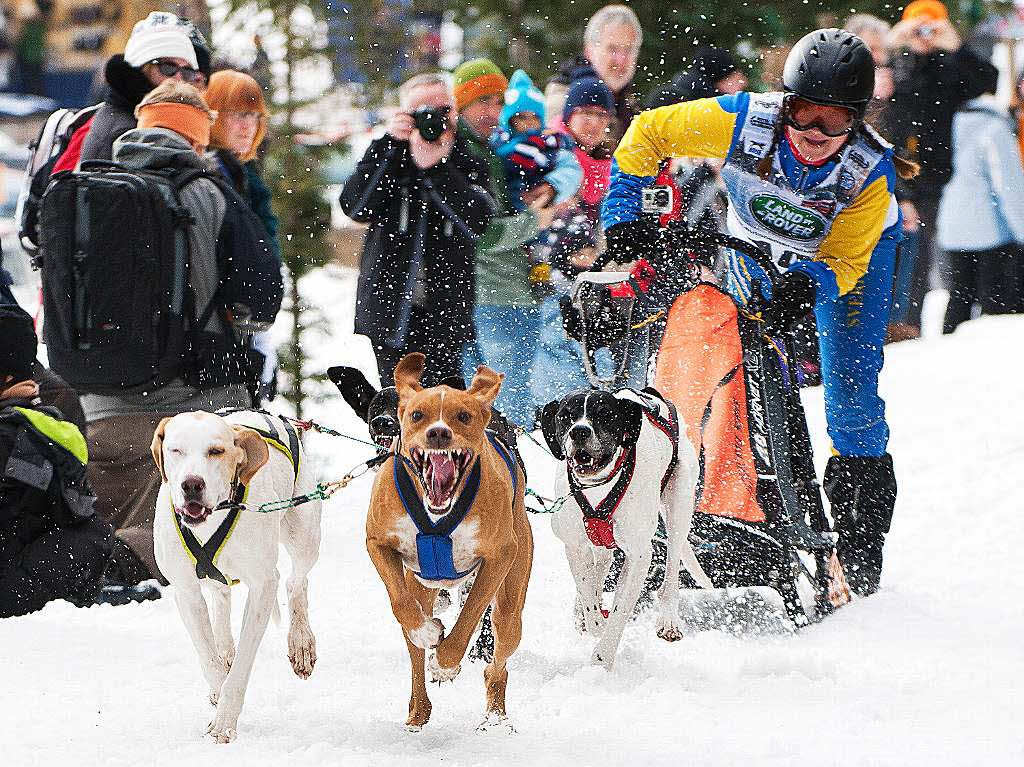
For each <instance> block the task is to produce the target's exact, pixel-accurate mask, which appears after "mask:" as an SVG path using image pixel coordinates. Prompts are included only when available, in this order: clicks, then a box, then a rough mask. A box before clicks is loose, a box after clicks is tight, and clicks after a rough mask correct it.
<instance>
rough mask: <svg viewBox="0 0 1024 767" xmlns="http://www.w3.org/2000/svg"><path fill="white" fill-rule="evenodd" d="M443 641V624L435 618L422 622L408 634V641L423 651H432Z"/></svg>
mask: <svg viewBox="0 0 1024 767" xmlns="http://www.w3.org/2000/svg"><path fill="white" fill-rule="evenodd" d="M442 639H444V624H443V623H441V621H439V620H438V619H437V618H431V619H429V620H425V621H423V623H422V624H420V626H419V628H415V629H413V630H412V631H410V632H409V641H410V642H412V643H413V644H414V645H416V646H417V647H419V648H421V649H423V650H433V649H434V648H435V647H437V646H438V645H439V644H441V640H442Z"/></svg>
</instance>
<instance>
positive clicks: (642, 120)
mask: <svg viewBox="0 0 1024 767" xmlns="http://www.w3.org/2000/svg"><path fill="white" fill-rule="evenodd" d="M782 96H783V94H781V93H768V94H750V93H746V92H741V93H737V94H732V95H726V96H719V97H717V98H710V99H698V100H696V101H690V102H685V103H681V104H673V105H671V106H666V107H661V108H658V109H652V110H650V111H647V112H643V113H642V114H640V115H638V116H637V117H636V118H634V120H633V122H632V124H631V125H630V127H629V129H628V130H627V131H626V134H625V135H624V136H623V138H622V141H621V142H620V143H619V146H618V149H617V150H616V152H615V156H614V160H613V162H612V170H611V185H610V188H609V192H608V196H607V198H606V199H605V203H604V206H603V209H602V220H603V223H604V226H605V227H606V228H607V227H610V226H612V225H614V224H617V223H622V222H625V221H631V220H635V219H637V218H639V217H640V216H641V215H642V190H643V188H644V187H645V186H649V185H650V184H652V183H653V182H654V179H655V177H656V176H657V174H658V172H659V168H660V167H661V165H662V163H663V162H664V161H665V160H667V159H669V158H674V157H704V158H719V159H724V160H725V165H724V167H723V170H722V177H723V180H724V181H725V185H726V189H727V192H728V195H729V203H730V211H729V222H728V223H729V229H730V231H731V232H732V233H733V234H734V235H736V236H739V237H742V238H743V239H747V240H750V241H754V242H758V243H759V244H762V245H764V246H767V247H768V249H770V250H771V251H772V254H773V257H774V261H775V264H776V266H777V268H778V269H779V270H780V271H786V270H800V271H803V272H805V273H807V274H808V276H809V277H811V279H812V280H813V281H814V283H815V286H816V289H817V300H818V302H822V301H826V300H834V299H836V298H837V297H839V296H843V295H846V294H847V293H848V292H849V291H850V290H852V289H853V287H854V285H856V284H857V282H858V280H860V279H861V277H863V276H864V274H865V272H866V271H867V269H868V263H869V262H870V260H871V254H872V252H873V251H874V250H875V248H876V247H877V246H878V245H879V242H881V241H885V242H886V244H887V245H889V246H891V247H895V245H896V244H897V243H898V242H899V240H900V238H901V234H900V229H901V227H900V225H899V209H898V206H897V205H896V202H895V198H894V196H893V188H894V185H895V177H896V173H895V168H894V166H893V162H892V147H891V146H890V145H889V144H887V143H886V142H885V141H884V140H883V139H881V138H880V137H879V136H878V135H877V134H875V133H874V132H873V131H872V130H871V129H870V128H862V129H860V130H859V131H858V132H857V133H855V134H854V135H853V137H852V138H851V139H850V141H848V142H847V144H846V145H845V146H844V147H843V149H842V150H840V152H839V153H838V154H837V155H836V156H835V157H834V158H832V159H830V160H829V161H828V162H826V163H825V164H823V165H821V166H810V165H806V164H804V163H802V162H800V161H799V160H798V159H797V158H796V156H795V154H794V152H793V150H792V148H791V147H790V145H789V142H788V140H786V138H785V136H784V133H783V131H782V130H781V128H780V124H779V121H780V115H781V105H782ZM769 156H770V159H771V171H770V173H768V174H767V175H766V176H765V177H764V178H761V176H760V175H759V174H758V173H756V172H755V166H756V165H757V164H758V163H759V162H760V161H761V160H763V159H764V158H766V157H769ZM744 262H745V259H736V258H735V257H734V263H733V264H732V266H733V268H732V269H731V270H730V272H731V273H730V283H731V284H730V286H729V287H730V292H732V293H733V294H734V296H735V297H737V298H738V299H740V300H741V301H745V299H746V298H748V297H749V291H750V278H751V277H752V276H756V275H752V274H751V273H750V272H751V271H753V269H752V265H751V264H750V263H744Z"/></svg>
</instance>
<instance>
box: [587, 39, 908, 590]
mask: <svg viewBox="0 0 1024 767" xmlns="http://www.w3.org/2000/svg"><path fill="white" fill-rule="evenodd" d="M874 71H875V69H874V62H873V60H872V58H871V52H870V51H869V49H868V47H867V46H866V45H865V44H864V42H863V41H862V40H861V39H860V38H858V37H856V36H855V35H853V34H851V33H849V32H846V31H844V30H840V29H821V30H818V31H815V32H812V33H810V34H808V35H806V36H805V37H803V38H802V39H801V40H800V41H799V42H798V43H797V44H796V46H795V47H794V48H793V50H792V51H791V52H790V54H789V56H788V58H787V59H786V65H785V69H784V73H783V86H784V88H785V92H782V93H763V94H755V93H747V92H740V93H736V94H733V95H726V96H719V97H717V98H710V99H700V100H697V101H691V102H686V103H682V104H674V105H671V106H665V107H661V108H659V109H653V110H650V111H648V112H644V113H642V114H640V115H639V116H637V117H636V118H634V120H633V122H632V125H631V126H630V128H629V130H628V131H627V132H626V134H625V136H624V137H623V139H622V141H621V143H620V144H619V147H618V149H617V150H616V152H615V157H614V161H613V164H612V173H611V186H610V189H609V193H608V197H607V199H606V201H605V204H604V208H603V212H602V218H603V220H604V225H605V231H606V236H607V242H608V249H609V250H610V251H611V256H612V257H613V258H614V260H616V261H617V262H619V263H626V262H629V261H633V260H634V259H636V258H640V257H642V256H649V255H650V253H652V252H654V248H655V244H654V243H655V236H656V230H655V225H654V223H653V222H652V221H650V220H649V219H648V217H645V216H644V215H643V213H642V190H643V188H644V187H645V186H648V185H650V184H651V183H652V182H653V180H654V178H655V177H656V176H657V174H658V169H659V167H660V165H661V163H662V162H663V161H664V160H666V159H668V158H672V157H717V158H723V159H724V160H725V166H724V168H723V170H722V178H723V180H724V182H725V185H726V189H727V192H728V197H729V213H728V227H729V231H730V233H731V234H733V235H735V236H737V237H740V238H743V239H745V240H748V241H750V242H755V243H757V244H759V245H761V246H762V247H763V248H765V249H766V250H770V251H771V254H772V256H773V261H774V263H775V265H776V267H777V268H778V270H779V272H780V273H781V277H780V279H779V281H778V286H777V288H776V290H775V295H774V296H772V295H771V292H772V290H771V286H770V283H769V281H768V280H767V279H764V277H765V275H764V273H763V272H762V271H761V270H760V269H759V268H758V267H757V265H756V264H754V263H753V262H752V261H751V260H750V259H747V258H746V257H744V256H742V255H740V254H737V253H735V252H734V253H732V254H731V256H730V271H729V274H728V278H727V285H726V286H725V287H726V289H727V290H728V291H729V293H730V294H731V295H732V296H733V298H734V299H735V300H736V301H737V302H738V303H740V304H747V303H748V302H750V301H751V300H753V299H756V298H759V296H757V295H756V294H755V291H761V292H763V293H764V294H765V297H766V298H770V300H769V301H768V303H767V304H766V306H765V308H764V310H763V311H762V313H761V317H762V320H763V321H764V323H765V325H766V329H767V330H768V331H769V332H774V333H776V334H777V333H779V332H781V331H785V330H787V329H789V327H790V326H791V325H792V324H793V323H795V322H796V321H797V320H798V319H800V318H801V317H803V316H804V315H805V314H807V313H808V312H809V311H811V310H812V309H813V311H814V313H815V317H816V319H817V324H818V332H819V336H820V338H819V344H820V351H821V366H822V377H823V381H824V386H825V414H826V420H827V422H828V433H829V436H830V437H831V440H832V445H833V452H834V454H833V456H832V457H831V458H830V459H829V462H828V467H827V468H826V470H825V480H824V486H825V491H826V493H827V495H828V497H829V500H830V501H831V503H832V512H833V516H834V517H835V519H836V526H837V530H838V531H839V536H840V540H839V555H840V559H841V560H842V561H843V563H844V569H845V570H846V574H847V578H848V580H849V582H850V586H851V588H853V590H854V591H855V592H857V593H859V594H861V595H867V594H871V593H873V592H874V591H876V590H877V589H878V583H879V579H880V576H881V569H882V546H883V544H884V540H885V534H886V533H887V532H888V531H889V525H890V522H891V520H892V512H893V505H894V504H895V501H896V478H895V476H894V474H893V465H892V457H891V456H890V455H889V454H888V453H887V451H886V449H887V443H888V439H889V427H888V425H887V424H886V421H885V403H884V402H883V401H882V399H881V398H880V397H879V396H878V373H879V371H880V370H881V368H882V343H883V341H884V339H885V331H886V325H887V322H888V316H889V298H890V294H891V291H892V280H893V269H894V265H895V261H896V256H897V253H898V250H899V242H900V239H901V234H900V230H901V227H900V214H899V207H898V206H897V204H896V200H895V197H894V196H893V187H894V184H895V181H896V176H897V175H899V176H901V177H904V178H907V177H910V176H912V175H914V174H915V173H916V171H917V168H916V166H915V165H914V164H913V163H910V162H908V161H906V160H904V159H902V158H899V157H896V156H894V154H893V147H892V146H891V145H890V144H889V143H887V142H886V141H885V140H884V139H882V138H881V137H880V136H879V135H878V134H877V133H876V132H875V131H874V130H873V129H872V128H871V126H869V125H868V124H867V123H865V121H864V115H865V111H866V109H867V106H868V104H869V102H870V100H871V95H872V91H873V89H874Z"/></svg>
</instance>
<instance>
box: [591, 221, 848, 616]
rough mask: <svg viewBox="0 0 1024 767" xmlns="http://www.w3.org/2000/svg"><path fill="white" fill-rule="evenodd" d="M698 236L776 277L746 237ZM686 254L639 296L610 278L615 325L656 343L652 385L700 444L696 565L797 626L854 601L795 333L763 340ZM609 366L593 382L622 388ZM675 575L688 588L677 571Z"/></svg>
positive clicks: (618, 370)
mask: <svg viewBox="0 0 1024 767" xmlns="http://www.w3.org/2000/svg"><path fill="white" fill-rule="evenodd" d="M673 234H675V235H678V236H680V237H683V236H685V237H689V236H692V233H690V232H687V230H686V229H685V227H683V226H680V225H678V224H675V223H674V222H673V223H670V224H669V228H668V235H669V236H668V237H667V239H669V240H670V241H671V238H672V235H673ZM700 236H701V237H702V244H704V245H706V244H707V242H708V241H712V242H714V243H715V244H717V245H718V246H721V247H728V248H733V249H735V250H737V251H739V252H741V253H743V254H744V255H747V256H749V257H750V258H752V259H753V260H754V261H755V262H756V263H758V264H759V265H760V266H762V268H764V269H765V271H766V273H767V274H768V275H769V276H770V277H771V276H774V275H776V274H777V271H776V269H775V267H774V266H773V265H772V264H771V263H770V260H769V259H768V257H767V256H766V255H765V254H764V253H762V252H761V251H760V250H759V249H758V248H757V247H756V246H754V245H751V244H750V243H747V242H745V241H743V240H739V239H737V238H733V237H730V236H728V235H724V234H720V233H717V232H714V233H708V232H702V233H701V235H700ZM686 250H687V248H686V245H685V242H679V243H676V244H675V247H673V248H672V252H674V253H681V254H683V258H684V262H683V264H682V265H681V267H680V268H678V269H675V270H674V271H675V272H676V279H675V283H676V284H675V285H674V286H669V289H666V286H665V285H664V283H663V282H661V281H660V280H659V282H658V283H656V284H653V285H651V286H650V287H651V289H650V290H647V291H641V290H639V289H638V287H639V286H638V285H637V281H636V279H635V278H634V279H632V280H624V279H622V278H621V276H620V274H621V273H613V274H616V277H619V284H620V286H621V285H627V284H628V285H629V286H630V288H631V290H632V292H633V293H634V295H635V302H634V304H633V305H632V306H631V307H630V308H631V311H630V312H627V313H626V314H627V319H626V320H624V321H623V320H620V321H619V328H620V332H621V328H622V327H629V328H631V329H634V328H637V327H638V326H640V327H641V329H642V331H643V333H645V336H644V338H643V339H642V340H643V341H644V342H645V343H649V344H650V348H651V349H652V353H651V358H650V360H649V365H648V370H649V371H653V374H650V377H651V378H653V380H651V381H650V383H652V384H653V386H654V387H655V388H656V389H657V390H658V391H659V392H661V393H662V394H663V395H664V396H665V397H667V398H668V399H669V400H671V401H672V402H673V403H674V404H675V405H676V407H677V408H678V409H679V414H680V418H681V420H683V421H685V423H686V424H687V436H688V437H689V438H690V440H691V442H692V443H693V445H694V448H695V449H696V451H697V455H698V458H699V461H700V477H699V480H698V485H697V495H696V506H695V513H694V518H693V526H692V528H691V532H690V540H691V543H692V544H693V547H694V551H695V552H696V554H697V558H698V560H699V561H700V563H701V566H702V567H703V568H704V571H705V572H706V573H707V574H708V577H710V578H711V581H712V582H713V583H714V584H715V586H716V587H718V588H732V587H769V588H771V589H773V590H774V591H776V592H777V593H778V594H779V596H780V597H781V600H782V605H783V607H784V609H785V613H786V616H787V618H788V619H789V620H790V621H791V622H792V624H793V626H795V627H796V628H801V627H804V626H807V625H809V624H811V623H815V622H817V621H819V620H821V618H823V617H824V616H826V615H828V614H829V613H831V612H833V611H834V610H835V609H836V608H837V607H839V606H841V605H843V604H845V603H846V602H848V601H849V598H850V597H849V590H848V588H847V586H846V582H845V578H844V576H843V573H842V567H841V566H840V563H839V560H838V557H837V555H836V549H835V542H836V535H835V533H834V531H833V529H832V524H831V522H830V520H829V518H828V516H827V515H826V513H825V510H824V506H823V503H822V497H821V487H820V484H819V482H818V479H817V475H816V473H815V470H814V460H813V454H812V449H811V441H810V435H809V433H808V430H807V421H806V418H805V415H804V411H803V406H802V404H801V401H800V395H799V387H798V383H797V379H796V372H795V369H794V366H793V365H792V364H791V362H790V361H791V360H793V359H794V358H795V357H794V354H793V339H792V338H791V337H788V336H787V337H782V338H775V337H769V336H768V335H766V333H765V332H764V327H763V323H762V322H761V321H760V319H759V318H758V316H757V312H758V308H759V307H757V306H756V305H749V304H748V306H747V307H742V308H741V307H738V306H737V305H736V303H735V302H734V301H733V299H732V298H731V297H730V296H729V295H728V294H727V293H725V292H724V291H723V290H722V289H720V288H719V287H718V286H716V285H713V284H711V283H708V282H703V281H700V279H699V278H698V274H699V272H698V270H697V268H696V266H695V265H694V264H692V262H688V261H687V259H686V256H685V253H686ZM662 271H664V270H662ZM591 284H594V285H595V286H596V285H601V286H605V287H604V289H605V291H606V292H605V296H606V298H605V300H606V301H608V297H609V296H610V295H611V293H612V291H614V290H615V289H616V286H615V285H614V284H611V285H610V284H609V280H608V279H604V280H602V281H600V282H598V281H596V280H594V281H593V282H592V283H591ZM586 290H587V289H586V288H584V289H583V290H582V292H583V294H584V296H585V297H586ZM591 290H596V288H592V289H591ZM620 291H621V289H620ZM627 292H628V291H627ZM659 292H660V293H661V295H660V297H659ZM590 300H591V301H592V302H593V298H592V297H591V299H590ZM666 307H667V311H666ZM638 309H639V310H640V311H639V312H638V311H637V310H638ZM594 314H595V312H594V310H593V308H591V315H594ZM583 318H584V320H585V318H586V315H585V314H584V315H583ZM584 324H585V323H584ZM634 332H635V331H634ZM615 335H616V334H615V333H613V334H612V336H615ZM601 340H602V341H608V340H609V338H603V339H601ZM614 340H615V341H616V342H618V344H619V346H620V352H619V354H623V355H628V349H629V344H628V343H627V342H626V341H627V340H628V339H626V340H624V339H623V338H621V337H619V338H615V339H614ZM622 350H624V351H622ZM584 351H585V355H584V357H585V358H587V357H588V356H590V355H592V353H593V351H594V350H593V349H590V350H588V349H587V348H586V340H584ZM591 358H592V357H591ZM616 363H617V364H616V366H615V369H614V371H613V372H614V373H615V374H616V378H617V380H615V381H609V380H608V379H607V378H606V379H598V378H597V377H596V376H595V377H591V382H592V383H593V384H594V385H595V386H608V385H609V384H610V383H614V384H618V383H619V381H620V380H621V379H622V374H623V371H625V370H626V368H627V363H626V362H625V361H624V360H623V359H622V358H621V357H617V359H616ZM587 372H588V376H589V375H590V372H591V371H590V368H589V367H588V369H587ZM654 546H655V562H660V563H663V562H664V546H663V545H662V544H660V543H659V542H658V541H657V540H655V542H654ZM659 549H660V550H659ZM657 575H658V573H656V572H655V569H654V568H652V578H651V579H649V582H648V586H649V587H652V588H654V587H656V586H657V585H658V584H657V582H656V580H657ZM682 582H683V586H684V587H686V588H696V584H695V583H694V582H693V581H692V580H691V579H690V576H689V574H688V573H686V572H685V571H684V572H683V574H682Z"/></svg>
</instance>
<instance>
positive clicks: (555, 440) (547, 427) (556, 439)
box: [540, 399, 565, 461]
mask: <svg viewBox="0 0 1024 767" xmlns="http://www.w3.org/2000/svg"><path fill="white" fill-rule="evenodd" d="M561 405H562V401H561V400H557V399H556V400H555V401H553V402H549V403H548V404H546V405H545V406H544V409H543V410H541V411H540V430H541V433H542V434H543V435H544V441H545V442H547V443H548V449H549V450H550V451H551V454H552V455H553V456H555V458H557V459H558V460H559V461H564V460H565V451H563V450H562V436H561V435H560V434H559V433H558V417H557V416H558V408H559V407H561Z"/></svg>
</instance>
